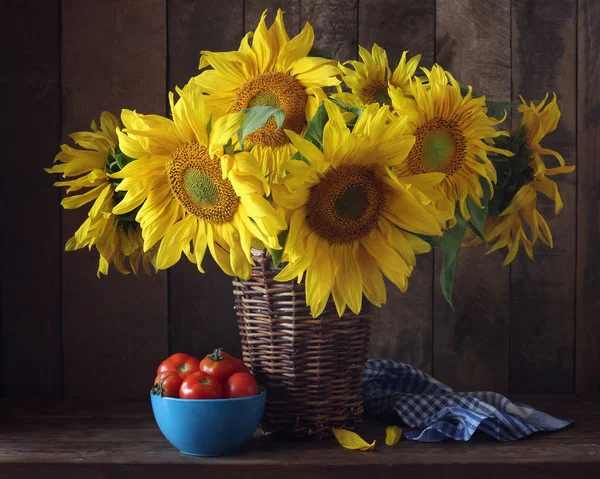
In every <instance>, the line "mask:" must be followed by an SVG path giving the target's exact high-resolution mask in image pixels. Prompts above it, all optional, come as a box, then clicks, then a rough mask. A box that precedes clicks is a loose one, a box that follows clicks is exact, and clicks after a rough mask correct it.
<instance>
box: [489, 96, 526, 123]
mask: <svg viewBox="0 0 600 479" xmlns="http://www.w3.org/2000/svg"><path fill="white" fill-rule="evenodd" d="M485 106H487V109H488V111H487V116H489V117H492V118H496V119H497V120H502V118H504V110H509V111H510V109H511V108H516V107H518V106H519V104H518V103H513V102H510V101H489V100H487V101H486V102H485Z"/></svg>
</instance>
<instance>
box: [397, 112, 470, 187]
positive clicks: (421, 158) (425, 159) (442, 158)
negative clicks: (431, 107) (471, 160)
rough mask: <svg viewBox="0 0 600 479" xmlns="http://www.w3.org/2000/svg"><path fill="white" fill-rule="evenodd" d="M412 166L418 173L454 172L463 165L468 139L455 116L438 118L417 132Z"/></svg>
mask: <svg viewBox="0 0 600 479" xmlns="http://www.w3.org/2000/svg"><path fill="white" fill-rule="evenodd" d="M415 137H416V138H415V145H414V146H413V148H412V150H411V151H410V153H409V155H408V166H409V168H410V171H411V172H412V173H413V174H415V175H418V174H421V173H432V172H441V173H446V174H447V175H452V174H454V173H456V172H457V171H458V170H460V169H461V167H462V164H463V161H464V159H465V155H466V149H467V141H466V139H465V137H464V135H463V133H462V131H461V129H460V128H459V126H458V123H457V122H456V121H454V120H444V119H441V118H435V119H433V120H431V121H430V122H429V123H427V124H425V125H423V126H421V127H420V128H419V129H418V130H417V132H416V134H415Z"/></svg>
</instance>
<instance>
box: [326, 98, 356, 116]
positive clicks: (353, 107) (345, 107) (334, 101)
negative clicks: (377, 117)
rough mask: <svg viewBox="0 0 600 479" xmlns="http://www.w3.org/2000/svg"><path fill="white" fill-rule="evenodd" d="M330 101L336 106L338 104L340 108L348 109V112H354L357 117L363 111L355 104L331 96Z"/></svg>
mask: <svg viewBox="0 0 600 479" xmlns="http://www.w3.org/2000/svg"><path fill="white" fill-rule="evenodd" d="M331 101H332V102H333V103H335V104H336V105H337V106H339V107H340V108H341V109H343V110H346V111H349V112H350V113H354V114H355V115H356V116H357V117H359V116H360V115H361V114H362V112H363V110H362V108H359V107H357V106H352V105H348V104H346V103H342V102H341V101H338V100H334V99H333V98H332V99H331Z"/></svg>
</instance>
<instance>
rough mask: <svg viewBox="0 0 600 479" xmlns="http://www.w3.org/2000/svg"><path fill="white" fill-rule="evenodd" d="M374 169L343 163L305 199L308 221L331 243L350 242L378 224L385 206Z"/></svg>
mask: <svg viewBox="0 0 600 479" xmlns="http://www.w3.org/2000/svg"><path fill="white" fill-rule="evenodd" d="M384 203H385V201H384V196H383V191H382V186H381V182H380V180H379V178H378V177H377V174H376V172H375V171H374V170H373V169H371V168H368V167H365V166H361V165H345V166H341V167H339V168H336V169H335V170H330V171H329V172H327V174H326V175H325V177H324V178H323V179H322V180H321V182H320V183H319V184H318V185H316V186H314V187H313V188H312V190H311V192H310V198H309V200H308V205H307V207H308V224H309V226H310V227H311V229H312V230H313V231H315V232H316V233H317V234H318V235H319V236H321V237H322V238H324V239H326V240H327V241H329V242H330V243H352V242H353V241H356V240H358V239H360V238H362V237H364V236H366V235H367V234H369V232H370V231H371V230H372V229H373V228H374V227H375V226H377V222H378V221H379V217H380V216H381V212H382V210H383V206H384Z"/></svg>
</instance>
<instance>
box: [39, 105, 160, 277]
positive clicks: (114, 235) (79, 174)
mask: <svg viewBox="0 0 600 479" xmlns="http://www.w3.org/2000/svg"><path fill="white" fill-rule="evenodd" d="M118 127H119V122H118V120H117V119H116V118H115V117H114V115H112V114H111V113H109V112H107V111H105V112H103V113H102V115H101V116H100V128H98V126H97V125H96V122H95V121H92V125H91V130H92V131H82V132H76V133H72V134H71V135H69V136H70V137H71V138H72V139H73V140H74V141H75V143H76V144H77V145H79V146H80V147H82V148H84V149H83V150H80V149H77V148H72V147H70V146H68V145H62V146H61V152H60V153H59V154H58V155H56V158H55V160H54V161H55V163H56V164H55V165H54V166H53V167H52V168H47V169H46V171H47V172H48V173H62V175H63V177H64V178H68V177H69V178H73V177H75V178H74V179H71V180H67V181H59V182H56V183H54V185H55V186H62V187H66V188H67V190H66V191H67V193H75V192H79V191H80V190H81V189H83V188H86V189H87V190H86V191H85V192H84V193H81V194H78V195H72V196H67V197H65V198H64V199H63V200H62V202H61V204H62V206H63V207H64V208H65V209H75V208H79V207H81V206H83V205H86V204H88V203H90V202H92V201H93V202H94V204H93V205H92V207H91V208H90V211H89V212H88V217H87V218H86V220H85V221H84V222H83V224H82V225H81V226H80V227H79V229H78V230H77V231H76V232H75V235H74V236H73V237H72V238H70V239H69V240H68V241H67V244H66V246H65V250H66V251H73V250H77V249H81V248H84V247H88V248H90V249H91V248H92V247H95V248H96V250H97V251H98V253H99V255H100V260H99V265H98V277H100V275H101V274H105V275H106V274H108V270H109V266H110V265H111V264H113V265H114V266H115V267H116V268H117V270H118V271H120V272H121V273H124V274H127V273H129V270H130V269H131V270H132V271H133V272H134V273H136V274H137V272H138V267H139V262H140V259H141V260H142V266H143V268H144V270H145V271H146V272H147V273H148V274H150V273H151V272H152V270H153V269H154V268H153V267H152V265H153V262H154V257H155V251H149V252H147V253H143V250H142V236H141V231H140V228H139V225H138V224H137V223H136V222H135V220H134V219H133V218H129V217H126V216H118V215H115V214H113V213H112V209H113V207H114V206H115V205H116V204H117V203H118V201H119V200H120V195H119V194H118V193H116V192H115V185H114V182H113V181H111V179H110V178H109V174H108V173H109V172H110V171H111V170H112V169H118V168H119V166H118V164H119V162H122V161H124V160H127V161H131V158H126V157H124V155H123V154H122V153H121V152H120V150H119V147H118V138H117V128H118ZM117 160H118V161H117ZM89 188H91V189H89Z"/></svg>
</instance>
